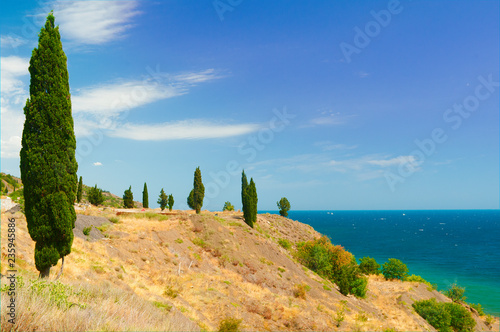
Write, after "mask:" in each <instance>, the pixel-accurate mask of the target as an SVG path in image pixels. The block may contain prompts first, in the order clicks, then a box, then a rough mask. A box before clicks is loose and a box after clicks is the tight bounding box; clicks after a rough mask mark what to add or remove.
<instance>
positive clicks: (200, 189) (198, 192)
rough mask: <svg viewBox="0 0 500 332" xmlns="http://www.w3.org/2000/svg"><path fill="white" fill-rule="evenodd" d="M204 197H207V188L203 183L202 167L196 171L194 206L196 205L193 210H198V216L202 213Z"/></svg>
mask: <svg viewBox="0 0 500 332" xmlns="http://www.w3.org/2000/svg"><path fill="white" fill-rule="evenodd" d="M190 195H191V194H190ZM204 197H205V186H204V185H203V182H202V181H201V171H200V167H196V170H195V171H194V182H193V204H194V205H193V208H194V209H195V210H196V213H197V214H199V213H200V211H201V207H202V206H203V198H204ZM188 204H189V198H188Z"/></svg>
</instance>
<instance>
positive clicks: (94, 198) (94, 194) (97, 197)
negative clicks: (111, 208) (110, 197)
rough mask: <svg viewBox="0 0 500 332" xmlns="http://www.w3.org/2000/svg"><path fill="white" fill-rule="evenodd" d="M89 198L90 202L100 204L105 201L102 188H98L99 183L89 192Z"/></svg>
mask: <svg viewBox="0 0 500 332" xmlns="http://www.w3.org/2000/svg"><path fill="white" fill-rule="evenodd" d="M87 199H88V200H89V202H90V204H92V205H95V206H99V205H101V204H102V203H103V202H104V196H103V195H102V189H100V188H97V184H96V185H95V187H93V188H90V189H89V192H88V194H87Z"/></svg>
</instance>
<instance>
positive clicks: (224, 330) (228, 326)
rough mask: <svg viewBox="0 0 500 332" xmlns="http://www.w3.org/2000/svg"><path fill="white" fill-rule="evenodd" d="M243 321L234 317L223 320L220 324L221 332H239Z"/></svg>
mask: <svg viewBox="0 0 500 332" xmlns="http://www.w3.org/2000/svg"><path fill="white" fill-rule="evenodd" d="M242 321H243V320H242V319H237V318H233V317H229V318H226V319H223V320H221V321H220V323H219V332H238V331H239V330H240V324H241V322H242Z"/></svg>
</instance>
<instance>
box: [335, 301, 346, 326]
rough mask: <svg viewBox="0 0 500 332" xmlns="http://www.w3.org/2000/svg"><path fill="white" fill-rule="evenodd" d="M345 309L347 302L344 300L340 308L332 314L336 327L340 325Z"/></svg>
mask: <svg viewBox="0 0 500 332" xmlns="http://www.w3.org/2000/svg"><path fill="white" fill-rule="evenodd" d="M346 309H347V304H346V302H344V301H342V305H341V306H340V309H339V310H337V313H336V314H335V316H334V320H335V322H336V325H337V327H340V324H341V323H342V322H343V321H344V319H345V311H346Z"/></svg>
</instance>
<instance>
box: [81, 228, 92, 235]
mask: <svg viewBox="0 0 500 332" xmlns="http://www.w3.org/2000/svg"><path fill="white" fill-rule="evenodd" d="M91 230H92V226H89V227H85V228H84V229H83V235H89V234H90V231H91Z"/></svg>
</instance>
